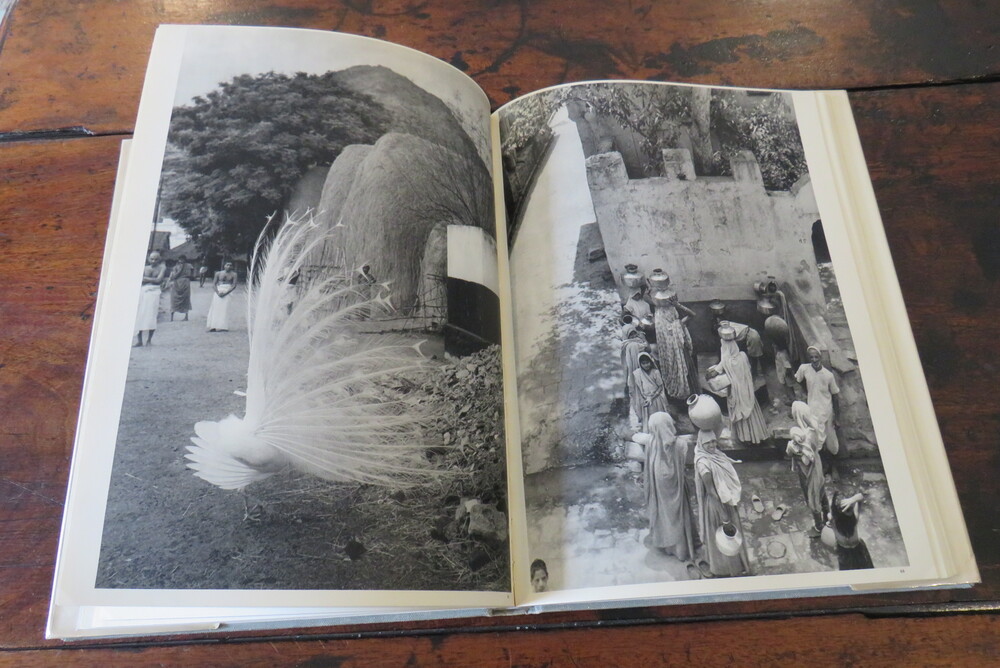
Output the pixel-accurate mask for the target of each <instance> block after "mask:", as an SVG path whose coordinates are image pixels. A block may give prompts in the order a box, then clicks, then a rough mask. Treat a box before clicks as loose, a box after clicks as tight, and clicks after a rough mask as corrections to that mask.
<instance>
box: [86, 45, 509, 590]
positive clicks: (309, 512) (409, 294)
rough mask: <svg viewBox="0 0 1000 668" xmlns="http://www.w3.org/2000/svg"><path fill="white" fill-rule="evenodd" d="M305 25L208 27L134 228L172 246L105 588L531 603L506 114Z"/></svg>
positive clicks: (154, 260)
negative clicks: (505, 315) (396, 594)
mask: <svg viewBox="0 0 1000 668" xmlns="http://www.w3.org/2000/svg"><path fill="white" fill-rule="evenodd" d="M291 32H292V31H283V32H280V33H278V32H274V31H271V32H269V31H266V30H256V29H244V30H232V29H230V30H226V31H213V30H212V29H210V28H206V29H192V30H191V31H190V35H189V37H188V38H187V40H186V42H185V43H184V53H183V57H182V58H181V61H180V66H179V72H178V75H177V83H176V92H175V96H174V102H173V105H174V106H173V110H172V113H171V116H170V120H169V130H168V131H167V135H166V147H165V150H164V154H163V162H162V171H161V176H160V180H159V185H158V191H157V193H156V205H155V213H154V215H153V217H152V219H150V220H124V221H121V222H120V224H121V225H128V226H142V227H143V228H144V229H145V228H148V237H149V241H148V245H147V246H146V247H145V248H143V249H141V251H140V252H141V253H142V255H143V257H144V263H145V265H144V268H143V270H142V276H141V285H140V284H139V280H138V277H137V280H136V284H135V286H134V288H135V290H136V291H137V292H139V302H138V315H137V317H136V319H135V329H134V331H133V332H132V333H131V341H130V344H131V349H130V356H129V362H128V372H127V380H126V383H125V390H124V401H123V404H122V408H121V416H120V421H119V424H118V431H117V442H116V446H115V453H114V464H113V470H112V474H111V484H110V490H109V493H108V497H107V506H106V511H105V517H104V525H103V532H102V534H101V541H100V544H101V547H100V558H99V562H98V568H97V576H96V583H95V586H96V588H98V589H165V590H170V589H173V590H183V589H211V590H224V589H229V590H233V589H242V590H362V591H365V590H367V591H371V590H429V591H434V590H439V591H485V592H494V591H496V592H509V591H510V573H509V570H510V560H509V545H508V543H509V536H508V528H507V526H508V508H507V483H506V451H505V445H504V443H505V441H504V426H503V425H504V422H503V420H504V414H503V413H504V407H503V396H502V386H503V382H502V374H501V361H500V326H499V298H498V294H499V288H498V280H499V279H498V272H497V259H496V236H495V235H496V224H495V219H494V218H495V216H494V210H493V186H492V177H491V173H490V170H491V162H490V159H489V155H490V147H489V143H488V141H489V127H488V122H487V121H488V111H489V107H488V102H487V100H486V98H485V96H484V95H483V94H482V92H481V91H479V90H478V89H477V88H476V87H475V86H474V85H473V84H472V83H471V81H469V82H465V81H463V80H462V79H461V78H460V75H458V74H457V72H456V73H454V74H452V73H450V72H443V71H438V70H436V69H435V67H437V66H438V65H440V64H439V63H437V61H435V60H434V59H432V58H430V57H427V56H422V55H421V54H416V56H415V55H414V53H415V52H411V51H409V50H407V49H404V48H402V47H395V46H393V45H388V44H385V43H380V42H377V41H375V40H366V39H363V38H356V37H350V36H336V37H332V36H330V35H319V36H317V34H316V33H312V32H309V31H299V33H300V34H298V35H292V34H290V33H291ZM351 40H354V41H351ZM359 43H363V44H360V46H364V47H365V48H363V49H362V48H358V47H359ZM443 69H444V68H443V66H442V70H443ZM136 260H137V262H136V263H138V259H136ZM122 338H123V339H124V336H123V337H122ZM123 354H124V353H123Z"/></svg>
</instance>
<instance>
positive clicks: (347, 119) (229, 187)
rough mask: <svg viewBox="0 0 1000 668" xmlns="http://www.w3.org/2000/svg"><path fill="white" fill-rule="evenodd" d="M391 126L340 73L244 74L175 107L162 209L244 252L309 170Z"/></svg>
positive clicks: (210, 241)
mask: <svg viewBox="0 0 1000 668" xmlns="http://www.w3.org/2000/svg"><path fill="white" fill-rule="evenodd" d="M389 123H390V115H389V113H388V112H387V111H386V110H385V108H384V107H383V106H382V105H380V104H378V103H377V102H375V101H374V100H373V99H372V98H371V97H369V96H367V95H365V94H363V93H358V92H355V91H353V90H351V89H349V88H347V87H345V86H343V85H342V84H340V83H339V82H338V81H337V78H336V73H334V72H328V73H325V74H320V75H315V74H305V73H301V72H300V73H298V74H295V75H285V74H276V73H274V72H270V73H267V74H261V75H256V76H251V75H242V76H238V77H235V78H234V79H233V80H232V81H229V82H225V83H222V84H220V86H219V88H218V89H216V90H214V91H212V92H211V93H209V94H208V95H206V96H205V97H196V98H194V100H193V101H192V103H191V104H190V105H187V106H183V107H177V108H176V109H174V113H173V116H172V118H171V121H170V133H169V135H168V150H167V153H166V156H165V158H164V169H163V177H162V188H161V208H162V211H163V213H164V215H166V216H169V217H171V218H174V219H175V220H177V221H178V223H179V224H180V225H181V226H182V227H183V228H184V229H185V230H186V231H187V232H188V233H189V234H190V235H191V236H192V237H194V239H195V240H197V241H198V243H199V245H201V247H202V249H203V250H206V249H212V250H214V251H216V252H222V253H239V252H245V251H246V250H247V249H248V248H250V246H251V245H252V244H253V242H254V240H256V238H257V236H258V234H259V233H260V231H261V230H262V229H263V227H264V225H265V223H266V219H267V217H268V216H269V215H270V214H271V213H273V212H275V211H276V210H278V209H280V208H281V207H282V206H283V205H284V203H285V201H286V199H287V197H288V195H289V194H290V193H291V191H292V189H293V188H294V187H295V185H296V184H297V183H298V181H299V179H300V178H301V177H302V175H303V174H304V173H305V172H306V170H307V169H309V168H310V167H313V166H315V165H328V164H331V163H332V162H333V160H334V159H335V158H336V157H337V155H339V154H340V152H341V151H342V150H343V149H344V147H345V146H348V145H350V144H370V143H373V142H374V141H375V140H376V139H378V137H380V136H381V135H382V134H383V133H384V132H385V131H386V129H387V128H388V126H389Z"/></svg>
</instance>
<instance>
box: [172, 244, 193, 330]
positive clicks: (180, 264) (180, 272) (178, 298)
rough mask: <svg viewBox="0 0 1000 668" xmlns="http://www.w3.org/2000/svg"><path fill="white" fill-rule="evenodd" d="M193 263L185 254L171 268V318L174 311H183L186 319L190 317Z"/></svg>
mask: <svg viewBox="0 0 1000 668" xmlns="http://www.w3.org/2000/svg"><path fill="white" fill-rule="evenodd" d="M191 270H192V267H191V265H189V264H188V261H187V258H186V257H184V256H183V255H181V256H180V258H179V259H178V260H177V264H175V265H174V268H173V269H171V270H170V320H171V322H172V321H173V319H174V313H183V314H184V319H185V320H187V319H188V311H190V310H191Z"/></svg>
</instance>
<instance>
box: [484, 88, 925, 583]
mask: <svg viewBox="0 0 1000 668" xmlns="http://www.w3.org/2000/svg"><path fill="white" fill-rule="evenodd" d="M499 115H500V136H501V142H502V151H503V168H504V172H505V179H506V188H505V198H506V205H507V210H508V214H509V217H508V221H507V237H508V242H509V248H510V250H509V252H510V274H511V282H512V287H511V290H512V295H513V304H514V322H515V328H514V336H515V353H516V366H517V382H518V398H519V410H520V426H521V430H520V431H521V455H522V466H523V473H524V496H525V505H526V509H525V512H526V527H525V531H526V534H527V542H528V546H527V559H528V560H530V562H531V563H532V573H531V586H532V589H533V590H534V591H536V592H540V591H546V590H547V591H565V590H573V589H584V588H591V587H609V586H619V585H633V584H646V583H661V582H675V581H676V582H680V581H692V580H710V579H718V578H740V577H750V576H754V577H756V576H770V575H783V574H793V573H794V574H804V573H821V572H832V571H838V570H839V571H846V570H855V569H878V568H901V567H906V566H907V565H908V563H909V559H908V556H907V551H906V546H905V544H904V541H903V536H902V532H901V530H900V526H899V522H898V520H897V513H896V509H895V508H894V506H893V499H892V495H891V493H890V487H889V481H888V479H887V475H886V469H885V465H884V463H883V462H884V460H885V458H884V456H883V454H882V453H881V452H880V447H882V446H880V443H879V438H877V437H876V428H875V425H874V424H873V420H872V414H871V411H870V409H869V400H868V397H867V395H866V390H865V382H864V381H865V368H864V367H863V364H862V363H863V362H864V361H865V360H864V356H863V355H859V354H858V352H857V350H856V348H857V346H856V345H855V341H854V338H853V337H852V332H851V326H850V325H849V323H848V316H847V314H848V313H849V312H850V309H849V308H848V309H845V305H844V298H843V297H842V295H841V286H840V285H839V283H838V280H837V271H836V267H835V262H834V260H835V259H836V257H835V255H836V254H835V253H831V244H828V242H827V233H828V230H825V229H824V224H823V219H822V216H821V212H820V209H819V207H818V206H817V202H816V196H815V193H814V190H813V188H814V185H813V182H812V180H811V178H810V173H809V167H808V165H807V161H806V153H805V151H804V149H803V144H802V141H801V138H800V133H799V123H798V121H797V118H796V110H795V107H794V103H793V98H792V96H791V95H790V94H788V93H782V92H772V91H767V92H765V91H754V90H744V89H723V88H708V87H698V86H681V85H663V84H651V83H641V82H598V83H588V84H580V85H569V86H564V87H559V88H554V89H549V90H546V91H542V92H540V93H538V94H535V95H531V96H526V97H524V98H522V99H520V100H517V101H515V102H513V103H511V104H509V105H507V106H505V107H503V108H502V109H501V110H500V112H499ZM845 294H846V293H845ZM859 357H860V358H861V359H860V360H859Z"/></svg>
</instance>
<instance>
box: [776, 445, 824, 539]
mask: <svg viewBox="0 0 1000 668" xmlns="http://www.w3.org/2000/svg"><path fill="white" fill-rule="evenodd" d="M790 434H791V437H792V440H790V441H788V445H787V446H786V447H785V453H786V454H788V456H789V457H791V458H792V470H793V471H795V473H797V474H798V476H799V486H800V487H801V488H802V494H803V495H804V496H805V497H806V505H807V506H809V510H810V511H812V516H813V526H812V527H811V528H810V529H809V531H808V533H809V537H810V538H819V535H820V533H821V532H822V530H823V517H824V516H825V512H824V510H825V508H824V506H826V496H825V495H824V494H823V464H822V463H821V461H820V458H819V453H818V452H816V449H815V446H814V445H813V443H812V442H811V441H812V439H810V435H809V433H808V432H807V431H806V430H805V429H803V428H802V427H792V428H791V430H790Z"/></svg>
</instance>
